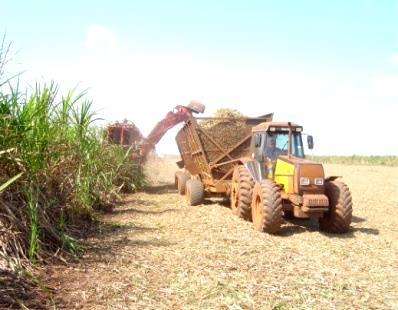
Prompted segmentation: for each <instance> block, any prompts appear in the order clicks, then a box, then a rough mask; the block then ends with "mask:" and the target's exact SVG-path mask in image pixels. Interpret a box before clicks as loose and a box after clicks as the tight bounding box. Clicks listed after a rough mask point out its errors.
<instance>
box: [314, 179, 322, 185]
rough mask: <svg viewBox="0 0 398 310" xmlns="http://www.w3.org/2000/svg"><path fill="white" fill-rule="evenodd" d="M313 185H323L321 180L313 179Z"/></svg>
mask: <svg viewBox="0 0 398 310" xmlns="http://www.w3.org/2000/svg"><path fill="white" fill-rule="evenodd" d="M314 183H315V185H320V186H322V185H323V178H315V180H314Z"/></svg>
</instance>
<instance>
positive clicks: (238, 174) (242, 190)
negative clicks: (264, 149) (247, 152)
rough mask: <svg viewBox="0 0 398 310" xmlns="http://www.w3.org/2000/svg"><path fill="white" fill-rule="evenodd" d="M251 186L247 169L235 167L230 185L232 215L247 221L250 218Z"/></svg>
mask: <svg viewBox="0 0 398 310" xmlns="http://www.w3.org/2000/svg"><path fill="white" fill-rule="evenodd" d="M253 185H254V182H253V179H252V178H251V176H250V174H249V172H248V171H247V169H246V168H245V167H244V166H242V165H239V166H236V167H235V169H234V174H233V176H232V184H231V209H232V212H233V213H234V214H236V215H238V216H239V217H241V218H243V219H245V220H248V221H250V220H251V218H252V214H251V202H252V194H253Z"/></svg>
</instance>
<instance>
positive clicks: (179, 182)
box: [174, 171, 189, 195]
mask: <svg viewBox="0 0 398 310" xmlns="http://www.w3.org/2000/svg"><path fill="white" fill-rule="evenodd" d="M188 180H189V175H187V174H186V173H184V172H182V171H177V172H176V173H175V176H174V183H175V186H176V188H177V191H178V193H179V194H180V195H184V194H185V188H186V183H187V181H188Z"/></svg>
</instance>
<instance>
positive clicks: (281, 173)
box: [275, 156, 325, 194]
mask: <svg viewBox="0 0 398 310" xmlns="http://www.w3.org/2000/svg"><path fill="white" fill-rule="evenodd" d="M288 176H289V177H290V178H289V179H290V182H289V183H290V186H288V188H286V189H287V191H288V192H290V193H295V194H307V193H308V194H323V193H324V192H325V188H324V180H325V173H324V170H323V166H322V164H320V163H318V162H314V161H311V160H307V159H303V158H298V157H294V156H290V157H289V156H279V157H278V160H277V164H276V167H275V178H276V179H278V178H285V177H288Z"/></svg>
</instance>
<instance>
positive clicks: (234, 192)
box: [230, 122, 352, 234]
mask: <svg viewBox="0 0 398 310" xmlns="http://www.w3.org/2000/svg"><path fill="white" fill-rule="evenodd" d="M302 130H303V128H302V127H301V126H299V125H297V124H293V123H289V122H288V123H281V122H264V123H261V124H259V125H257V126H254V127H253V128H252V136H251V145H250V153H249V154H250V156H249V157H245V158H241V159H240V164H239V165H236V166H235V168H234V172H233V176H232V183H231V189H230V198H231V207H232V210H233V211H234V213H236V214H238V215H239V216H240V217H242V218H245V219H247V220H252V221H253V224H254V226H255V228H256V229H257V230H260V231H263V232H267V233H271V234H273V233H277V232H278V231H279V230H280V227H281V223H282V222H283V216H285V217H297V218H317V219H318V220H319V225H320V229H321V230H324V231H327V232H332V233H344V232H347V231H348V230H349V226H350V223H351V218H352V198H351V193H350V190H349V188H348V187H347V185H345V184H344V183H343V182H341V181H339V180H338V178H339V177H337V176H331V177H325V174H324V169H323V166H322V164H320V163H317V162H314V161H310V160H307V159H305V155H304V148H303V142H302ZM307 143H308V148H309V149H312V148H313V138H312V136H307Z"/></svg>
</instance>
